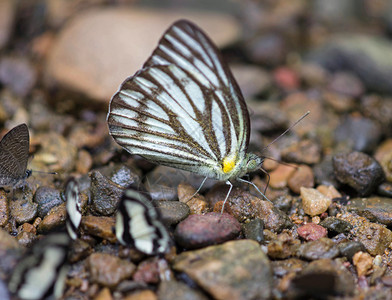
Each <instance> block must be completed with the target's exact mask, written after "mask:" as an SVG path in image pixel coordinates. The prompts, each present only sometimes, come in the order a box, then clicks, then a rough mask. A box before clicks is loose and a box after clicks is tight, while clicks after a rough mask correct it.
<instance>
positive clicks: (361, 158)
mask: <svg viewBox="0 0 392 300" xmlns="http://www.w3.org/2000/svg"><path fill="white" fill-rule="evenodd" d="M333 167H334V173H335V176H336V178H337V179H338V180H339V181H340V182H341V183H344V184H347V185H349V186H350V187H352V188H353V189H354V190H355V191H357V192H358V194H359V195H360V196H366V195H370V194H371V193H372V191H374V190H375V189H376V188H377V186H378V185H379V184H380V183H381V182H382V181H383V180H384V178H385V177H384V172H383V170H382V168H381V166H380V164H379V163H378V162H377V161H376V160H375V159H374V158H372V157H370V156H369V155H367V154H365V153H362V152H351V153H348V154H346V153H341V154H336V155H335V156H334V157H333Z"/></svg>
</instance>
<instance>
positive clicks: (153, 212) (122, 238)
mask: <svg viewBox="0 0 392 300" xmlns="http://www.w3.org/2000/svg"><path fill="white" fill-rule="evenodd" d="M116 237H117V240H118V241H119V242H120V243H121V244H122V245H124V246H131V247H134V248H136V249H137V250H139V251H140V252H143V253H145V254H149V255H156V254H163V253H165V252H167V251H168V250H169V247H170V241H171V240H170V237H169V233H168V231H167V229H166V227H165V225H163V223H162V221H161V218H160V214H159V211H158V210H157V209H156V208H155V207H154V206H153V204H152V201H151V198H150V197H149V194H147V193H143V192H141V191H139V190H137V189H136V188H135V187H134V186H129V187H128V188H127V189H126V190H125V191H124V193H123V195H122V198H121V200H120V202H119V206H118V211H117V216H116Z"/></svg>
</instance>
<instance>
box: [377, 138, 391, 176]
mask: <svg viewBox="0 0 392 300" xmlns="http://www.w3.org/2000/svg"><path fill="white" fill-rule="evenodd" d="M374 158H375V159H377V161H378V162H379V163H380V165H381V167H382V168H383V170H384V173H385V178H386V180H387V181H389V182H392V163H391V161H392V139H387V140H386V141H385V142H383V143H382V144H381V145H380V146H379V147H378V148H377V151H376V153H375V154H374Z"/></svg>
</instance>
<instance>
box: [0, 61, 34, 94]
mask: <svg viewBox="0 0 392 300" xmlns="http://www.w3.org/2000/svg"><path fill="white" fill-rule="evenodd" d="M36 81H37V73H36V70H35V69H34V67H33V66H32V64H31V63H30V62H29V61H28V60H27V58H24V57H7V56H3V57H2V58H1V59H0V82H1V83H2V84H3V85H4V86H6V87H8V88H9V89H10V90H11V91H12V92H13V93H15V94H16V95H17V96H20V97H25V96H26V95H28V94H29V93H30V92H31V90H32V88H33V86H34V85H35V83H36Z"/></svg>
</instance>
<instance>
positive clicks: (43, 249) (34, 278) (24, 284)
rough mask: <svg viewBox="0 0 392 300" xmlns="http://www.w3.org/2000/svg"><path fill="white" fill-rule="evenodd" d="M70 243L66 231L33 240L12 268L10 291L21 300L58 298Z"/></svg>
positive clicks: (61, 289)
mask: <svg viewBox="0 0 392 300" xmlns="http://www.w3.org/2000/svg"><path fill="white" fill-rule="evenodd" d="M69 244H70V238H69V236H68V234H67V233H66V232H61V233H60V232H57V233H52V234H49V235H47V236H46V237H45V238H43V239H41V240H38V241H36V242H35V243H34V245H33V246H32V248H31V249H30V250H29V252H27V253H26V255H25V256H24V257H23V258H22V260H21V261H20V262H19V263H18V264H17V265H16V267H15V268H14V271H13V273H12V275H11V278H10V280H9V283H8V288H9V290H10V292H11V293H12V294H14V295H15V296H17V297H18V299H23V300H27V299H29V300H35V299H45V298H55V299H59V298H60V297H61V296H62V294H63V289H64V286H65V279H66V275H67V270H68V263H67V255H68V248H69Z"/></svg>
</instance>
